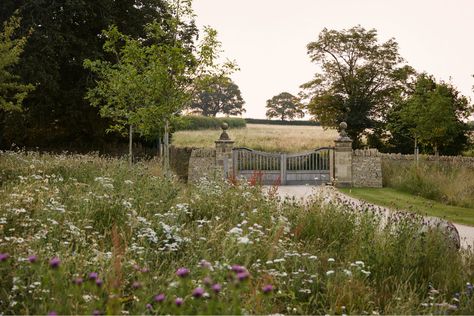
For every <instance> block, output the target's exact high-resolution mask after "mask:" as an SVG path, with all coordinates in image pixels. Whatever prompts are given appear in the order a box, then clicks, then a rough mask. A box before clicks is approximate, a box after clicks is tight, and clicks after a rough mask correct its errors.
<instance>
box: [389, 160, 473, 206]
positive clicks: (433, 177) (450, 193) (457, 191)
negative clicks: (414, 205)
mask: <svg viewBox="0 0 474 316" xmlns="http://www.w3.org/2000/svg"><path fill="white" fill-rule="evenodd" d="M383 181H384V186H389V187H393V188H396V189H399V190H402V191H405V192H408V193H412V194H416V195H420V196H423V197H425V198H428V199H432V200H436V201H439V202H442V203H446V204H450V205H457V206H463V207H474V169H473V168H468V167H464V166H462V165H451V164H443V163H439V164H438V163H436V162H423V161H421V162H419V164H418V165H416V164H414V163H411V162H399V161H384V162H383Z"/></svg>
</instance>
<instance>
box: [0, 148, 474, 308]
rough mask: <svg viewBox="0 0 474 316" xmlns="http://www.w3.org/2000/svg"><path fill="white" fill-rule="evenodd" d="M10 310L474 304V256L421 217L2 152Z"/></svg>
mask: <svg viewBox="0 0 474 316" xmlns="http://www.w3.org/2000/svg"><path fill="white" fill-rule="evenodd" d="M0 170H1V173H0V176H1V186H0V205H1V207H0V310H1V311H2V312H3V313H5V314H48V313H57V314H91V313H93V314H103V313H107V314H126V313H130V314H273V313H283V314H323V313H329V314H342V313H345V314H349V313H353V314H365V313H367V314H373V313H386V314H408V313H410V314H412V313H416V314H432V313H440V314H441V313H442V314H445V313H461V314H468V313H473V312H474V298H473V297H472V294H473V287H472V286H471V284H470V283H468V285H467V286H466V282H472V280H473V279H474V260H473V258H474V257H473V256H472V254H471V253H469V252H466V251H463V252H458V251H456V250H455V249H453V248H451V247H450V246H449V245H448V244H447V243H446V242H445V240H444V238H443V237H442V236H441V234H440V233H439V232H437V231H435V230H433V231H425V232H423V233H421V232H420V226H419V223H417V222H416V221H413V220H410V219H409V218H406V219H401V220H400V221H399V222H398V224H394V225H393V226H391V227H389V228H387V229H380V228H379V227H380V226H379V225H378V222H379V220H380V219H379V218H378V217H377V216H376V215H371V214H370V213H355V212H353V211H351V210H350V209H346V208H340V207H339V208H338V207H334V206H331V205H328V206H325V207H322V206H319V204H318V203H313V204H311V205H307V206H303V205H300V204H297V203H295V202H293V201H290V200H286V201H284V202H282V203H279V202H278V201H277V199H276V198H275V197H274V196H266V195H263V194H262V193H261V188H259V187H253V186H249V185H248V184H244V183H241V184H239V185H232V184H230V183H221V182H214V181H210V180H206V179H202V181H201V182H200V183H198V184H197V185H195V186H184V185H182V184H179V183H177V182H176V181H175V180H174V179H172V178H165V177H163V176H161V175H160V174H159V170H158V169H157V168H155V167H154V165H153V163H149V164H148V163H143V164H137V165H134V166H133V167H129V166H128V165H127V163H126V161H122V160H112V159H102V158H99V157H94V156H50V155H38V154H36V153H12V152H3V153H1V155H0Z"/></svg>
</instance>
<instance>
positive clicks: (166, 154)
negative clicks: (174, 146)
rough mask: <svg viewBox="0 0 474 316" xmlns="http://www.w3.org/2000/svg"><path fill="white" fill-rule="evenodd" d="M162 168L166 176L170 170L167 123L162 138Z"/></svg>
mask: <svg viewBox="0 0 474 316" xmlns="http://www.w3.org/2000/svg"><path fill="white" fill-rule="evenodd" d="M163 168H164V171H165V174H166V175H168V172H169V169H170V150H169V122H168V120H166V122H165V135H164V137H163Z"/></svg>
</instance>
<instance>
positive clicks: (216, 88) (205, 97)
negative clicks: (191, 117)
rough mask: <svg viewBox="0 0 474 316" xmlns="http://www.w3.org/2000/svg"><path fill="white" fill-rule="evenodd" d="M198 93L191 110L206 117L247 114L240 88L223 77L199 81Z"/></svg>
mask: <svg viewBox="0 0 474 316" xmlns="http://www.w3.org/2000/svg"><path fill="white" fill-rule="evenodd" d="M196 85H197V88H196V89H197V93H196V95H195V96H194V97H193V99H192V101H191V105H190V107H189V108H190V109H191V110H192V111H193V112H196V113H200V114H202V115H204V116H216V115H217V114H218V113H222V114H226V115H241V114H242V113H244V112H245V109H244V104H245V101H244V100H243V99H242V95H241V93H240V89H239V87H238V86H237V85H236V84H235V83H234V82H233V81H232V80H231V79H230V78H229V77H223V76H203V77H202V78H200V79H199V80H197V83H196Z"/></svg>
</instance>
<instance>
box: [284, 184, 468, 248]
mask: <svg viewBox="0 0 474 316" xmlns="http://www.w3.org/2000/svg"><path fill="white" fill-rule="evenodd" d="M278 194H279V196H280V197H282V198H285V197H288V198H295V199H297V200H301V201H302V202H307V201H309V200H310V198H311V197H312V196H313V195H317V196H323V197H325V198H331V199H333V200H336V199H337V200H345V201H346V202H348V203H350V204H355V205H371V206H374V207H377V208H378V209H379V210H380V211H382V212H385V213H386V214H389V213H390V212H393V210H390V209H389V208H386V207H382V206H375V205H373V204H370V203H366V202H363V201H360V200H357V199H355V198H353V197H350V196H347V195H345V194H343V193H342V192H340V191H338V190H335V189H334V188H332V187H325V186H311V185H286V186H280V187H279V188H278ZM433 219H434V218H427V220H428V221H431V220H433ZM452 224H453V225H454V227H456V229H457V231H458V233H459V238H460V240H461V247H462V248H465V249H468V248H472V247H473V245H474V227H471V226H466V225H461V224H455V223H452Z"/></svg>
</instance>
